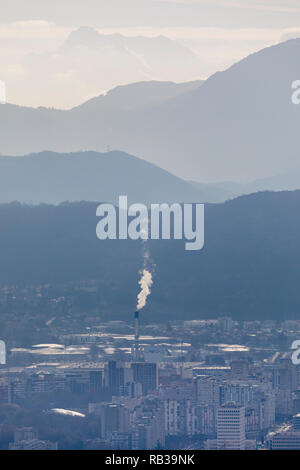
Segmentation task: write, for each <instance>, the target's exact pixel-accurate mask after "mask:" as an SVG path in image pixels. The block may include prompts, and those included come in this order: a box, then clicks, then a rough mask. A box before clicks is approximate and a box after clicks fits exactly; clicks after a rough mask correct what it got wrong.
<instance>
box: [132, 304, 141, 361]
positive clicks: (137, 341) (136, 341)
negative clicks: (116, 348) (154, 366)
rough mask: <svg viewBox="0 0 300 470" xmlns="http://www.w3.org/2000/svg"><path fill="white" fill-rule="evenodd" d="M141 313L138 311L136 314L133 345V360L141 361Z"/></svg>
mask: <svg viewBox="0 0 300 470" xmlns="http://www.w3.org/2000/svg"><path fill="white" fill-rule="evenodd" d="M139 318H140V313H139V311H138V310H137V311H136V312H135V313H134V344H133V354H132V355H133V360H134V361H140V360H141V351H140V331H139V329H140V325H139Z"/></svg>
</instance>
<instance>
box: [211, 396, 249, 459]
mask: <svg viewBox="0 0 300 470" xmlns="http://www.w3.org/2000/svg"><path fill="white" fill-rule="evenodd" d="M217 447H218V450H245V408H244V407H243V406H238V405H236V404H235V403H226V404H225V405H223V406H220V407H219V409H218V414H217Z"/></svg>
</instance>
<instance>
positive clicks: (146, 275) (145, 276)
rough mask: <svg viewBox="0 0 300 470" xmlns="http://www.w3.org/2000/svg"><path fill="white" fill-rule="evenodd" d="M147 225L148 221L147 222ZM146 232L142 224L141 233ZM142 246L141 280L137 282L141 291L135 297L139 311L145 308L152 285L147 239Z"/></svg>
mask: <svg viewBox="0 0 300 470" xmlns="http://www.w3.org/2000/svg"><path fill="white" fill-rule="evenodd" d="M148 224H149V221H148ZM145 230H146V226H145V224H142V230H141V232H143V231H145ZM142 246H143V258H144V266H143V270H142V271H141V276H142V277H141V279H140V280H139V285H140V287H141V290H140V292H139V294H138V296H137V306H136V309H137V310H141V309H142V308H144V307H145V305H146V303H147V297H148V295H150V294H151V286H152V284H153V279H152V274H151V272H150V271H149V269H148V268H147V266H148V265H149V260H150V253H149V251H148V249H147V238H146V239H143V240H142Z"/></svg>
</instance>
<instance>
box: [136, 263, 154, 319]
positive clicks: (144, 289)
mask: <svg viewBox="0 0 300 470" xmlns="http://www.w3.org/2000/svg"><path fill="white" fill-rule="evenodd" d="M152 284H153V280H152V274H151V273H150V271H148V270H147V269H145V268H144V269H143V271H142V277H141V279H140V280H139V285H140V286H141V290H140V292H139V294H138V297H137V306H136V309H137V310H141V309H142V308H144V307H145V305H146V303H147V297H148V295H149V294H151V286H152Z"/></svg>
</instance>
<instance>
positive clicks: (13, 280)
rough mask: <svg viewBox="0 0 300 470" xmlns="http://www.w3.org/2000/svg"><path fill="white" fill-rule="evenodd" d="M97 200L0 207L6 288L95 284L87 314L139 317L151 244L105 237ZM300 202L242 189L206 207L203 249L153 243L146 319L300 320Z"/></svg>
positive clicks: (0, 281)
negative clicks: (143, 272) (144, 247)
mask: <svg viewBox="0 0 300 470" xmlns="http://www.w3.org/2000/svg"><path fill="white" fill-rule="evenodd" d="M96 207H97V204H95V203H86V202H81V203H72V204H62V205H59V206H49V205H41V206H26V205H21V204H18V203H13V204H2V205H0V220H1V231H0V246H1V247H2V248H1V250H0V285H1V286H15V285H41V284H46V283H47V284H48V283H50V284H53V285H56V286H57V285H61V286H66V283H73V282H81V281H82V280H84V282H85V283H88V282H89V281H94V284H93V286H94V287H95V286H96V290H97V292H94V291H93V292H91V294H90V295H89V294H88V290H86V292H85V301H84V304H83V309H84V312H86V313H87V314H88V315H90V316H91V315H92V313H91V312H93V311H94V312H97V313H96V316H97V318H99V308H100V310H101V312H100V314H101V315H102V314H103V315H107V317H109V318H110V319H113V318H115V319H116V318H118V319H125V318H126V319H127V318H130V317H131V312H132V310H133V309H134V306H135V298H136V294H137V290H138V277H139V270H140V269H141V267H142V266H143V256H142V247H141V243H140V242H139V241H132V240H120V241H118V240H109V241H100V240H98V239H97V238H96V233H95V229H96V224H97V221H98V219H97V217H96ZM299 207H300V191H294V192H278V193H274V192H263V193H257V194H252V195H248V196H242V197H239V198H237V199H234V200H232V201H229V202H226V203H222V204H209V205H207V206H206V210H205V246H204V248H203V250H201V251H198V252H188V251H185V249H184V241H180V240H175V241H174V240H169V241H168V240H153V241H151V240H149V241H148V243H147V248H148V250H149V253H150V257H151V260H152V264H153V281H154V283H153V286H152V293H151V296H150V297H149V299H148V304H147V307H146V308H145V309H144V310H143V316H144V317H145V321H156V320H157V321H161V320H162V319H163V320H164V321H166V320H169V319H181V320H182V318H186V319H192V318H194V319H198V318H209V317H212V318H216V317H218V316H221V315H231V316H232V317H233V318H235V319H238V320H246V319H248V320H249V319H286V318H297V316H298V315H299V302H300V293H299V285H298V279H299V276H300V265H299V262H298V259H299V257H300V244H299V232H300V212H299ZM64 292H66V288H65V287H64ZM64 295H65V294H64ZM1 308H2V307H1ZM22 308H23V307H22ZM22 308H21V307H20V309H19V310H18V311H22ZM72 308H73V310H74V309H75V310H76V308H78V306H77V307H76V305H75V306H74V305H73V307H72ZM94 314H95V313H94Z"/></svg>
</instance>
